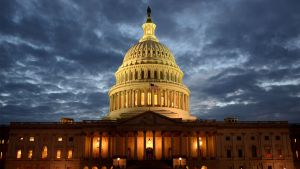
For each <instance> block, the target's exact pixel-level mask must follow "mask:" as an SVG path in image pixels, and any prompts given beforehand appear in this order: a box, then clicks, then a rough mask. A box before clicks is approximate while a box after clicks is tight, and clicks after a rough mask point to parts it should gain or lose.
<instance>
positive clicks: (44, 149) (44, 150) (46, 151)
mask: <svg viewBox="0 0 300 169" xmlns="http://www.w3.org/2000/svg"><path fill="white" fill-rule="evenodd" d="M47 156H48V148H47V146H44V147H43V150H42V159H45V158H47Z"/></svg>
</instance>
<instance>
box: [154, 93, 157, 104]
mask: <svg viewBox="0 0 300 169" xmlns="http://www.w3.org/2000/svg"><path fill="white" fill-rule="evenodd" d="M157 102H158V101H157V94H156V93H155V94H154V105H157Z"/></svg>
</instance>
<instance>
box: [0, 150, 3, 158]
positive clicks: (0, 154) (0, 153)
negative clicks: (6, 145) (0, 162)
mask: <svg viewBox="0 0 300 169" xmlns="http://www.w3.org/2000/svg"><path fill="white" fill-rule="evenodd" d="M2 158H3V153H2V151H1V152H0V159H2Z"/></svg>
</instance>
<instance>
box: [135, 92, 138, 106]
mask: <svg viewBox="0 0 300 169" xmlns="http://www.w3.org/2000/svg"><path fill="white" fill-rule="evenodd" d="M134 105H135V106H137V105H138V91H135V92H134Z"/></svg>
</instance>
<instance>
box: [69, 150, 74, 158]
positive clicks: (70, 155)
mask: <svg viewBox="0 0 300 169" xmlns="http://www.w3.org/2000/svg"><path fill="white" fill-rule="evenodd" d="M71 158H73V151H72V150H69V151H68V159H71Z"/></svg>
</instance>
